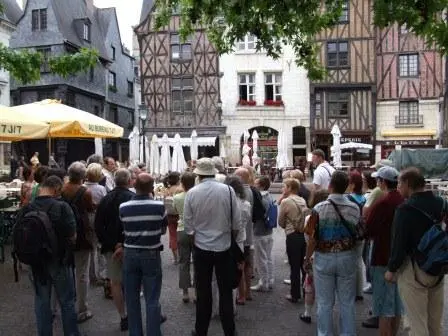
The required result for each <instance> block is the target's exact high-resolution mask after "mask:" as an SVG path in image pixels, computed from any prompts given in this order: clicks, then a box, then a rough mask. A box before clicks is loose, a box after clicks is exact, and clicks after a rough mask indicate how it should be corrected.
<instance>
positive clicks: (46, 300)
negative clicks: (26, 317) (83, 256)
mask: <svg viewBox="0 0 448 336" xmlns="http://www.w3.org/2000/svg"><path fill="white" fill-rule="evenodd" d="M44 273H47V274H45V275H38V273H36V272H35V271H33V277H32V282H33V286H34V291H35V294H36V296H35V303H34V305H35V312H36V320H37V334H38V335H39V336H52V335H53V311H52V309H51V289H52V287H54V289H55V292H56V296H57V298H58V301H59V305H60V307H61V316H62V325H63V330H64V335H65V336H78V335H79V330H78V325H77V323H76V311H75V300H76V298H75V281H74V278H73V268H71V267H68V266H61V265H52V266H49V267H48V271H47V272H44Z"/></svg>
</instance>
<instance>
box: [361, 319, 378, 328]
mask: <svg viewBox="0 0 448 336" xmlns="http://www.w3.org/2000/svg"><path fill="white" fill-rule="evenodd" d="M362 326H363V327H364V328H367V329H378V328H379V319H378V317H371V318H368V319H367V320H365V321H364V322H362Z"/></svg>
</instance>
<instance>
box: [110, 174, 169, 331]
mask: <svg viewBox="0 0 448 336" xmlns="http://www.w3.org/2000/svg"><path fill="white" fill-rule="evenodd" d="M135 189H136V191H137V195H136V196H135V197H134V198H133V199H132V200H131V201H128V202H126V203H123V204H121V205H120V219H121V221H122V223H123V227H124V237H125V238H124V263H123V264H124V280H125V281H124V288H125V293H126V306H127V308H128V312H129V334H130V335H143V327H142V312H141V304H140V287H141V286H143V290H144V294H145V302H146V334H147V335H153V336H161V335H162V332H161V330H160V323H161V311H160V302H159V299H160V292H161V289H162V261H161V258H160V252H161V251H162V250H163V245H162V243H161V241H160V237H161V235H162V234H163V233H165V232H166V227H167V225H168V221H167V218H166V213H165V207H164V205H163V203H162V202H159V201H154V200H153V199H152V197H150V196H149V195H150V194H152V193H153V192H154V179H153V178H152V177H151V176H150V175H149V174H147V173H142V174H140V175H139V176H138V177H137V181H136V183H135ZM119 249H121V250H122V249H123V247H120V248H119ZM116 253H118V251H117V252H116Z"/></svg>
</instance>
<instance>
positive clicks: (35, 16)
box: [31, 8, 47, 30]
mask: <svg viewBox="0 0 448 336" xmlns="http://www.w3.org/2000/svg"><path fill="white" fill-rule="evenodd" d="M31 29H32V30H47V9H46V8H42V9H33V11H32V12H31Z"/></svg>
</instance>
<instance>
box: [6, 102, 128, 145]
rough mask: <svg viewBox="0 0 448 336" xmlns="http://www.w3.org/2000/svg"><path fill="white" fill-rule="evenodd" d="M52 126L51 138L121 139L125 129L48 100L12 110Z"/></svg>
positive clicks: (87, 113) (49, 135)
mask: <svg viewBox="0 0 448 336" xmlns="http://www.w3.org/2000/svg"><path fill="white" fill-rule="evenodd" d="M12 109H13V110H15V111H19V112H21V113H23V114H25V115H28V116H30V117H31V118H34V119H38V120H40V121H43V122H47V123H49V124H50V130H49V132H48V137H49V138H119V137H121V136H123V128H122V127H120V126H117V125H115V124H113V123H111V122H109V121H107V120H105V119H103V118H100V117H97V116H96V115H94V114H91V113H89V112H86V111H83V110H78V109H76V108H73V107H70V106H67V105H64V104H62V103H61V102H60V101H58V100H53V99H46V100H42V101H40V102H35V103H31V104H25V105H19V106H15V107H13V108H12Z"/></svg>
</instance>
